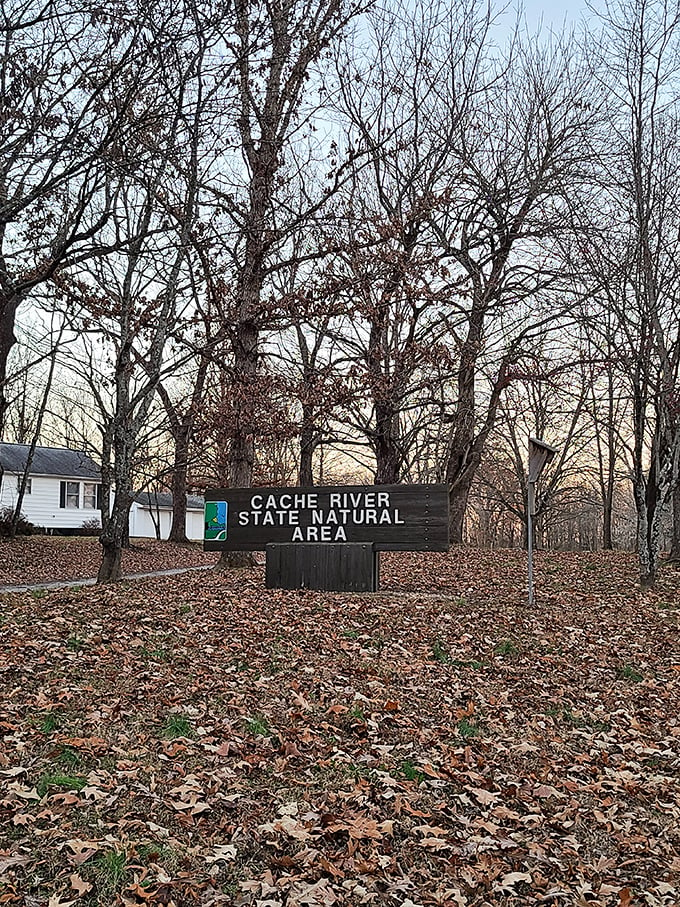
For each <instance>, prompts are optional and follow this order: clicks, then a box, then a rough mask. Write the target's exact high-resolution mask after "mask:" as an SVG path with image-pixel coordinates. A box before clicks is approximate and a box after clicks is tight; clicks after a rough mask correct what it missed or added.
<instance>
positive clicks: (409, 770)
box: [399, 759, 425, 784]
mask: <svg viewBox="0 0 680 907" xmlns="http://www.w3.org/2000/svg"><path fill="white" fill-rule="evenodd" d="M399 771H400V772H401V774H402V775H403V776H404V778H406V780H407V781H415V782H416V784H420V782H421V781H423V779H424V778H425V775H424V774H423V773H422V772H421V771H419V770H418V769H417V768H416V766H415V765H414V764H413V763H412V762H411V760H410V759H404V761H403V762H402V763H401V765H400V766H399Z"/></svg>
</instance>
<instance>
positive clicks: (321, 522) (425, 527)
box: [204, 484, 449, 551]
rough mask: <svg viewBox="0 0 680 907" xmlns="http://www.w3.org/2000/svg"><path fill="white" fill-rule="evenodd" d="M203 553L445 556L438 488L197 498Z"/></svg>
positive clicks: (230, 492)
mask: <svg viewBox="0 0 680 907" xmlns="http://www.w3.org/2000/svg"><path fill="white" fill-rule="evenodd" d="M205 527H206V528H205V539H204V549H205V550H206V551H265V550H266V548H267V545H271V544H284V545H294V544H297V543H302V544H334V545H338V544H343V543H348V544H359V543H370V544H372V545H373V548H374V550H375V551H448V549H449V495H448V487H447V486H446V485H443V484H440V485H429V484H428V485H332V486H318V487H311V488H300V487H294V488H214V489H209V490H208V491H206V493H205Z"/></svg>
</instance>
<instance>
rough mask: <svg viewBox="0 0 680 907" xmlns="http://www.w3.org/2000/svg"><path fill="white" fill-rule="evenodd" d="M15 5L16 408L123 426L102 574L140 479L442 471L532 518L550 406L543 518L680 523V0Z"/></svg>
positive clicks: (11, 27)
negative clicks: (561, 7) (535, 15)
mask: <svg viewBox="0 0 680 907" xmlns="http://www.w3.org/2000/svg"><path fill="white" fill-rule="evenodd" d="M0 9H1V17H0V31H1V34H2V39H3V40H2V50H1V51H0V80H1V81H0V146H1V153H0V424H1V427H2V438H3V440H6V441H16V442H20V443H28V444H30V443H35V442H38V443H43V444H45V443H49V444H56V445H67V446H74V447H81V448H85V449H88V450H90V451H91V452H93V453H94V454H95V455H96V457H97V459H98V461H99V462H101V464H102V470H103V480H104V513H105V514H106V513H108V512H109V506H108V503H107V502H109V501H110V505H111V506H110V513H111V515H110V517H107V518H106V519H105V522H104V527H103V536H102V543H103V546H104V554H105V563H106V564H107V566H106V567H105V570H104V574H103V575H104V576H105V577H106V576H107V575H108V576H109V577H112V576H114V575H115V574H116V571H117V569H118V566H117V563H118V561H119V551H120V545H121V543H122V539H123V537H124V533H125V528H124V527H125V525H126V521H127V511H128V509H129V506H130V503H131V501H132V494H133V490H140V489H141V488H147V489H150V490H161V489H167V488H169V489H171V490H172V492H173V494H174V496H175V502H182V501H183V500H184V494H185V492H186V491H187V490H192V491H200V490H201V489H203V488H205V487H206V486H208V487H209V486H214V485H225V484H228V485H231V486H245V487H248V486H250V485H252V484H268V485H271V484H277V483H281V484H290V483H294V482H296V481H299V482H300V483H301V484H303V485H312V484H315V483H333V482H341V483H351V482H355V481H358V482H365V481H369V482H370V481H373V480H374V481H375V482H376V483H397V482H446V483H447V484H448V485H449V487H450V505H451V538H452V540H453V541H454V542H456V541H457V542H461V541H464V540H468V541H472V542H475V543H477V544H480V545H496V546H501V545H517V544H521V543H522V542H523V532H524V530H523V526H524V525H525V520H526V513H525V509H526V505H525V501H526V487H525V463H526V443H527V438H528V436H529V435H537V436H539V437H541V438H543V439H544V440H545V441H546V442H548V443H550V444H552V445H554V446H556V447H557V448H558V449H559V451H560V452H559V454H558V456H557V457H556V458H555V460H554V461H553V463H552V464H551V466H550V467H549V469H548V470H546V473H545V475H544V478H543V480H542V483H541V485H540V486H539V490H538V499H537V535H538V540H539V541H541V542H542V543H543V544H546V545H551V546H555V547H568V546H576V547H583V548H596V547H604V548H610V547H612V546H613V545H615V546H621V547H624V546H625V547H636V548H637V550H638V552H639V555H640V568H641V577H642V579H643V581H644V582H647V583H651V582H653V580H654V577H655V574H656V570H657V564H658V558H659V551H660V549H661V548H662V547H664V546H665V545H668V544H671V543H674V545H673V547H674V554H675V555H677V554H678V553H679V552H678V533H680V492H679V491H678V470H679V460H680V422H679V421H678V361H679V355H680V344H679V337H678V332H679V330H680V319H679V317H678V315H679V311H678V309H679V307H680V300H679V296H678V290H679V276H680V273H679V269H678V259H679V256H678V246H679V243H680V153H679V152H680V130H679V129H678V114H679V112H680V105H679V99H680V91H679V89H680V65H679V64H680V59H679V54H678V50H679V47H680V44H679V37H680V6H679V4H678V2H677V0H674V2H671V0H649V2H648V0H629V2H611V3H605V4H604V5H603V6H602V7H601V9H600V11H599V12H598V13H594V12H593V13H589V17H588V19H587V21H584V22H583V23H581V24H579V25H578V26H575V27H574V28H573V29H572V30H570V31H568V32H567V31H565V32H564V33H561V34H556V33H552V32H548V31H543V32H539V33H538V34H532V33H530V31H529V30H528V29H527V28H526V27H525V26H524V25H523V20H522V18H521V17H518V18H517V19H516V20H514V21H513V20H512V18H511V17H510V16H509V14H508V12H507V11H505V12H503V13H501V12H500V11H499V10H498V9H496V8H494V7H493V6H491V7H489V6H487V5H486V4H485V3H481V2H476V0H464V2H461V3H458V4H449V3H444V2H442V3H437V2H434V3H430V2H425V0H414V2H408V3H407V2H392V0H390V2H387V3H385V4H381V5H376V4H374V3H371V2H367V3H361V2H353V0H268V2H264V0H231V2H221V3H218V2H211V0H207V2H202V0H151V2H147V0H145V2H144V3H141V2H134V0H133V2H128V0H125V2H115V0H114V2H110V3H107V4H106V5H100V4H99V3H98V2H95V0H78V2H75V0H63V2H60V3H59V4H58V5H57V4H56V3H53V2H51V0H47V2H34V0H2V2H0ZM673 505H674V509H675V514H676V519H675V521H672V520H671V519H670V514H671V511H672V510H673ZM175 517H176V521H175V529H174V537H175V538H176V539H179V538H181V537H182V535H183V532H184V514H183V513H182V507H181V505H180V506H177V507H176V513H175ZM673 523H674V526H675V535H674V536H673V534H672V530H673ZM117 559H118V560H117Z"/></svg>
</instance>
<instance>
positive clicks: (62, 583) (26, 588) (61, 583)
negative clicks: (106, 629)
mask: <svg viewBox="0 0 680 907" xmlns="http://www.w3.org/2000/svg"><path fill="white" fill-rule="evenodd" d="M213 566H214V565H213V564H201V565H200V566H198V567H177V568H176V569H173V570H154V571H153V573H127V574H125V576H121V578H120V582H125V580H128V579H146V578H147V577H152V576H177V575H178V574H180V573H191V572H193V571H196V570H212V569H213ZM96 582H97V580H96V577H93V576H91V577H87V578H86V579H69V580H54V581H53V582H48V583H31V584H29V585H22V586H0V595H1V594H2V593H3V592H37V591H39V590H41V589H73V588H75V587H80V586H94V585H95V583H96Z"/></svg>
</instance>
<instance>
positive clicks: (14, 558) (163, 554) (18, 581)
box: [0, 535, 217, 903]
mask: <svg viewBox="0 0 680 907" xmlns="http://www.w3.org/2000/svg"><path fill="white" fill-rule="evenodd" d="M101 560H102V549H101V545H100V544H99V539H97V538H94V537H91V536H89V537H88V536H77V535H75V536H48V535H31V536H24V537H22V538H18V539H15V540H13V541H9V540H8V539H0V586H9V585H12V586H19V585H29V584H34V583H42V582H45V583H48V582H55V581H63V582H67V581H70V580H79V579H88V578H91V577H93V576H96V575H97V571H98V570H99V565H100V564H101ZM216 560H217V555H216V554H215V552H212V553H206V552H204V551H203V547H202V545H201V544H200V542H199V543H189V544H188V545H175V544H173V543H172V542H157V541H155V540H154V539H131V546H130V547H129V548H126V549H125V550H124V551H123V574H124V575H126V576H129V575H130V574H133V573H153V572H155V571H158V570H171V569H177V568H182V567H199V566H202V565H212V564H214V563H215V562H216ZM0 903H1V902H0Z"/></svg>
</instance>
